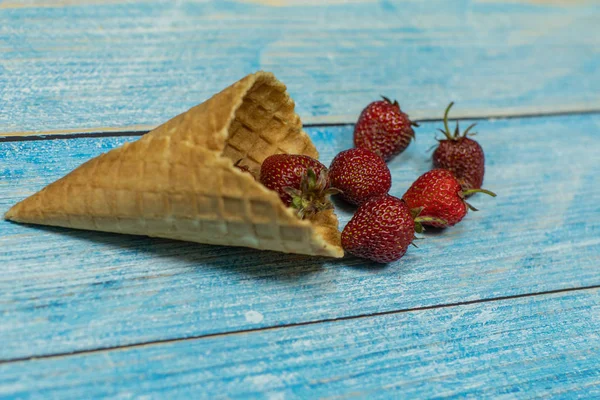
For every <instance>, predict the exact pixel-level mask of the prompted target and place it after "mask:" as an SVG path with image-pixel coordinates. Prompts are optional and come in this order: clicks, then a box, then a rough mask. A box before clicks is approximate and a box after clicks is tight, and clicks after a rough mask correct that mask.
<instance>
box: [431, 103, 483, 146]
mask: <svg viewBox="0 0 600 400" xmlns="http://www.w3.org/2000/svg"><path fill="white" fill-rule="evenodd" d="M453 105H454V102H453V101H452V102H450V104H448V107H446V111H444V130H442V129H438V130H439V131H440V132H442V133H443V134H444V136H446V139H448V140H458V139H461V138H464V137H467V135H468V134H469V132H470V131H471V129H473V127H474V126H475V125H477V123H473V124H471V125H469V127H468V128H467V129H466V130H465V131H464V132H463V133H462V135H461V133H460V126H459V124H458V121H456V127H455V128H454V134H453V133H452V132H450V126H449V124H448V113H449V112H450V109H451V108H452V106H453ZM471 135H475V133H471Z"/></svg>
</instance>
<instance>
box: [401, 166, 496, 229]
mask: <svg viewBox="0 0 600 400" xmlns="http://www.w3.org/2000/svg"><path fill="white" fill-rule="evenodd" d="M476 192H482V193H486V194H489V195H490V196H493V197H496V195H495V194H494V193H492V192H490V191H489V190H485V189H469V190H463V189H462V188H461V186H460V183H458V180H456V178H455V177H454V175H453V174H452V172H450V171H448V170H446V169H432V170H431V171H429V172H426V173H424V174H423V175H421V176H420V177H419V178H418V179H417V180H416V181H415V182H414V183H413V184H412V186H411V187H410V188H409V189H408V190H407V191H406V193H404V196H402V200H404V201H405V202H406V204H407V205H408V207H409V208H410V209H411V210H413V209H420V210H421V213H420V214H419V215H420V216H422V217H432V218H439V219H442V220H445V221H446V223H440V222H439V221H436V220H433V221H423V224H424V225H431V226H436V227H438V228H445V227H447V226H452V225H455V224H457V223H459V222H460V221H461V220H462V219H463V218H464V216H465V215H466V214H467V208H470V209H471V210H473V211H477V209H475V208H474V207H473V206H471V205H470V204H468V203H467V202H466V201H465V197H466V196H468V195H469V194H472V193H476Z"/></svg>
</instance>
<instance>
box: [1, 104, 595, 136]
mask: <svg viewBox="0 0 600 400" xmlns="http://www.w3.org/2000/svg"><path fill="white" fill-rule="evenodd" d="M588 114H600V109H588V110H567V111H548V112H537V113H523V114H518V113H515V114H506V115H503V114H498V115H487V116H480V115H459V116H458V117H453V118H450V119H449V121H457V120H463V119H468V120H472V121H484V120H496V119H523V118H541V117H564V116H571V115H588ZM441 121H442V119H441V118H420V119H415V120H414V122H417V123H422V122H441ZM350 125H354V122H326V121H324V122H309V123H306V124H303V126H304V127H305V128H320V127H334V126H350ZM153 128H155V127H154V126H145V125H138V126H132V127H128V128H106V129H105V130H100V129H101V128H90V129H81V130H76V129H68V130H64V131H60V130H56V131H48V132H46V133H44V132H37V133H36V132H5V133H2V132H0V143H2V142H24V141H31V140H56V139H76V138H99V137H119V136H143V135H145V134H146V133H148V132H150V131H151V130H152V129H153ZM120 129H123V130H120Z"/></svg>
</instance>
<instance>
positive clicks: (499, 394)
mask: <svg viewBox="0 0 600 400" xmlns="http://www.w3.org/2000/svg"><path fill="white" fill-rule="evenodd" d="M599 331H600V289H594V290H582V291H575V292H571V293H561V294H555V295H545V296H533V297H527V298H520V299H512V300H507V301H495V302H488V303H483V304H473V305H468V306H460V307H448V308H437V309H431V310H426V311H416V312H407V313H400V314H392V315H386V316H379V317H371V318H360V319H357V320H350V321H334V322H327V323H320V324H314V325H310V326H300V327H291V328H286V329H273V330H268V331H260V332H252V333H247V334H236V335H226V336H221V337H212V338H205V339H200V340H184V341H178V342H173V343H167V344H156V345H149V346H142V347H136V348H127V349H121V350H118V351H101V352H97V353H92V354H83V355H76V356H67V357H57V358H51V359H44V360H31V361H28V362H15V363H8V364H4V365H0V396H3V395H4V396H8V397H11V396H15V397H19V398H20V397H23V398H24V397H32V398H44V399H52V398H61V399H67V398H73V399H79V398H96V397H108V398H131V397H144V398H158V399H164V398H168V399H173V398H184V399H187V398H194V399H195V398H207V399H212V398H265V399H296V398H299V399H309V398H324V397H327V398H330V397H333V398H348V397H359V398H368V399H384V398H390V399H392V398H399V397H401V398H417V399H422V398H433V397H436V398H439V397H445V396H454V397H458V398H464V397H467V398H477V399H479V398H533V397H536V398H553V397H558V398H577V397H581V398H597V397H599V396H600V369H599V368H598V362H599V360H600V335H599V334H598V332H599Z"/></svg>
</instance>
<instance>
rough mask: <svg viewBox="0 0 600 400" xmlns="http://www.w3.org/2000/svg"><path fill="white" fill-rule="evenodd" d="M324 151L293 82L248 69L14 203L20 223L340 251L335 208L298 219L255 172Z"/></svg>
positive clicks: (306, 251)
mask: <svg viewBox="0 0 600 400" xmlns="http://www.w3.org/2000/svg"><path fill="white" fill-rule="evenodd" d="M276 153H289V154H305V155H308V156H311V157H314V158H316V157H318V153H317V151H316V149H315V147H314V145H313V144H312V142H311V141H310V139H309V137H308V136H307V135H306V133H304V132H303V131H302V124H301V121H300V118H299V117H298V115H296V113H295V112H294V102H293V100H292V99H291V98H290V97H289V96H288V94H287V92H286V87H285V85H283V84H282V83H281V82H279V81H278V80H277V79H276V78H275V77H274V76H273V75H272V74H270V73H267V72H258V73H256V74H252V75H248V76H246V77H245V78H243V79H242V80H240V81H238V82H236V83H235V84H233V85H231V86H230V87H228V88H226V89H225V90H223V91H222V92H220V93H218V94H216V95H215V96H213V97H212V98H211V99H209V100H207V101H206V102H204V103H202V104H200V105H198V106H196V107H193V108H192V109H190V110H188V111H187V112H185V113H183V114H180V115H178V116H177V117H175V118H173V119H171V120H170V121H168V122H166V123H164V124H163V125H161V126H159V127H157V128H156V129H154V130H153V131H151V132H150V133H148V134H146V135H144V136H142V137H141V138H140V139H139V140H137V141H135V142H132V143H126V144H125V145H123V146H121V147H119V148H116V149H114V150H111V151H109V152H108V153H105V154H102V155H100V156H98V157H96V158H94V159H92V160H90V161H88V162H86V163H84V164H83V165H81V166H80V167H78V168H77V169H75V170H74V171H72V172H71V173H69V174H68V175H66V176H65V177H63V178H61V179H59V180H58V181H56V182H54V183H52V184H50V185H48V186H47V187H45V188H44V189H42V190H41V191H39V192H38V193H36V194H34V195H32V196H31V197H28V198H27V199H25V200H23V201H21V202H20V203H18V204H16V205H15V206H14V207H12V208H11V209H10V210H9V211H8V212H7V213H6V216H5V217H6V218H7V219H9V220H13V221H16V222H24V223H32V224H43V225H54V226H63V227H68V228H77V229H89V230H98V231H106V232H117V233H126V234H136V235H147V236H154V237H162V238H169V239H178V240H187V241H192V242H198V243H209V244H220V245H231V246H246V247H253V248H257V249H263V250H275V251H282V252H287V253H299V254H309V255H323V256H331V257H341V256H343V250H342V249H341V247H340V234H339V231H338V228H337V225H338V221H337V218H336V216H335V214H334V213H333V211H332V210H327V211H324V212H321V213H318V214H317V216H315V217H313V218H312V219H311V220H300V219H298V218H297V217H296V216H295V215H294V212H293V210H291V209H290V208H287V207H285V206H284V204H283V203H282V202H281V200H280V199H279V197H278V195H277V194H276V193H275V192H273V191H270V190H268V189H267V188H265V187H264V186H263V185H261V184H260V183H259V182H258V181H256V180H255V177H254V176H252V175H251V174H250V173H247V172H243V171H241V170H240V169H239V168H237V167H235V166H234V163H235V162H236V161H238V160H242V162H241V163H242V164H244V165H246V166H248V167H249V169H250V170H251V171H255V172H254V174H255V175H256V174H258V171H259V168H260V164H261V163H262V161H263V160H264V159H265V158H266V157H268V156H269V155H271V154H276Z"/></svg>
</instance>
